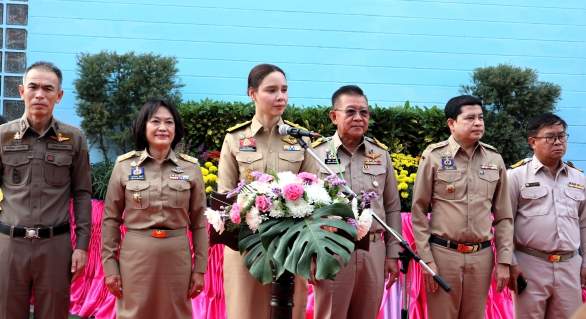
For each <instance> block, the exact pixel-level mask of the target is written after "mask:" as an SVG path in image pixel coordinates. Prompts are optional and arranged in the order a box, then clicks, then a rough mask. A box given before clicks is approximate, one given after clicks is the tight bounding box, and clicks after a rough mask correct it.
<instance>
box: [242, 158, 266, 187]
mask: <svg viewBox="0 0 586 319" xmlns="http://www.w3.org/2000/svg"><path fill="white" fill-rule="evenodd" d="M236 161H237V162H238V170H239V171H240V179H244V180H246V181H248V182H250V180H248V174H250V172H253V171H259V172H262V173H264V172H265V171H264V167H263V161H262V153H261V152H241V153H240V152H239V153H236Z"/></svg>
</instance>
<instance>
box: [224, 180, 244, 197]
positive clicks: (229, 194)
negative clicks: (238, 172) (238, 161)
mask: <svg viewBox="0 0 586 319" xmlns="http://www.w3.org/2000/svg"><path fill="white" fill-rule="evenodd" d="M244 185H246V182H245V181H243V180H241V181H240V182H238V186H236V188H235V189H233V190H231V191H230V192H229V193H228V195H226V198H230V197H233V196H236V194H238V193H240V190H241V189H242V187H244Z"/></svg>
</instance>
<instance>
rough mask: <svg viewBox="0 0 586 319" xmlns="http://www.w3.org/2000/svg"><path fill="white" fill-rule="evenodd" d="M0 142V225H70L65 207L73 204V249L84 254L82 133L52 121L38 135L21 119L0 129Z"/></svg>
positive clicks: (88, 211) (86, 204)
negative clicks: (0, 174)
mask: <svg viewBox="0 0 586 319" xmlns="http://www.w3.org/2000/svg"><path fill="white" fill-rule="evenodd" d="M0 136H1V137H2V150H1V151H0V157H1V158H2V161H1V163H0V172H2V184H1V187H2V192H3V193H4V200H3V201H2V202H0V206H2V211H0V222H1V223H3V224H7V225H11V226H20V227H39V228H40V227H51V226H57V225H60V224H63V223H66V222H69V220H70V219H71V215H70V213H69V204H70V198H73V208H74V210H73V213H74V217H75V225H76V228H75V234H76V248H77V249H83V250H87V249H88V246H89V242H90V233H91V224H92V203H91V197H92V180H91V175H90V163H89V153H88V146H87V141H86V138H85V135H84V134H83V132H82V131H81V130H80V129H78V128H76V127H74V126H72V125H69V124H66V123H64V122H61V121H58V120H56V119H55V118H52V119H51V122H50V123H49V129H48V130H47V131H46V132H41V133H39V132H36V131H35V130H33V128H32V127H30V125H29V122H28V120H27V118H26V115H23V116H22V118H20V119H19V120H14V121H12V122H9V123H7V124H4V125H2V126H0ZM58 136H61V141H59V140H58Z"/></svg>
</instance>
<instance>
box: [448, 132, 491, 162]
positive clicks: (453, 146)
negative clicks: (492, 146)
mask: <svg viewBox="0 0 586 319" xmlns="http://www.w3.org/2000/svg"><path fill="white" fill-rule="evenodd" d="M477 148H480V150H481V151H482V153H483V154H484V155H486V150H485V149H484V146H482V144H481V143H480V142H476V144H475V145H474V150H473V151H472V154H474V153H476V149H477ZM448 149H449V151H450V152H451V153H452V156H453V157H455V156H456V153H458V151H459V150H461V149H463V148H462V146H460V144H459V143H458V142H456V139H455V138H454V135H450V137H449V138H448ZM470 157H472V155H470Z"/></svg>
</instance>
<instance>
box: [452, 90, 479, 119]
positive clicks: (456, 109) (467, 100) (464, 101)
mask: <svg viewBox="0 0 586 319" xmlns="http://www.w3.org/2000/svg"><path fill="white" fill-rule="evenodd" d="M466 105H478V106H480V107H481V108H482V101H480V100H479V99H477V98H475V97H473V96H472V95H460V96H456V97H453V98H451V99H450V100H449V101H448V104H446V107H445V108H444V113H445V115H446V120H447V119H452V120H457V119H458V115H460V114H461V113H462V107H463V106H466Z"/></svg>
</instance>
